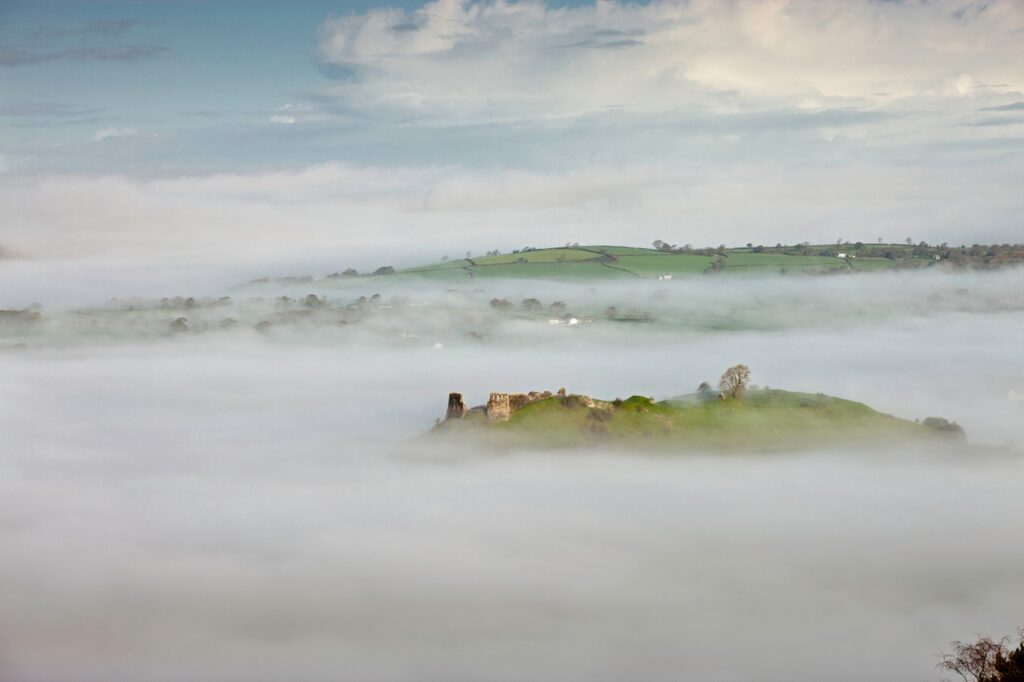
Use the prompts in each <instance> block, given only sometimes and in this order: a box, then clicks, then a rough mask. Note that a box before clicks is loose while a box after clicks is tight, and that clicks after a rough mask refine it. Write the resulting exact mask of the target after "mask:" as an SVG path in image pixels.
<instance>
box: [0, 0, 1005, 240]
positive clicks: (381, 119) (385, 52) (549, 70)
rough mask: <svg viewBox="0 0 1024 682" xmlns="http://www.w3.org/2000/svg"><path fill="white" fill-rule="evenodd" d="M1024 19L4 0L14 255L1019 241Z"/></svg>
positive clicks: (656, 6) (904, 12) (719, 8)
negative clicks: (177, 222)
mask: <svg viewBox="0 0 1024 682" xmlns="http://www.w3.org/2000/svg"><path fill="white" fill-rule="evenodd" d="M1022 35H1024V7H1022V6H1021V5H1020V4H1019V3H1015V2H1008V1H1003V2H1000V1H988V0H983V1H977V2H972V1H970V0H949V1H948V2H930V3H920V2H876V1H874V0H864V1H862V2H852V1H851V2H846V1H843V2H840V1H839V0H834V1H832V2H829V1H827V0H826V1H823V2H817V3H810V2H796V1H793V2H786V1H784V0H775V1H771V2H744V1H742V0H734V1H732V2H696V1H695V2H682V1H674V0H664V1H659V2H649V3H626V2H618V1H616V0H603V1H602V2H598V3H591V2H560V3H555V2H543V1H542V0H520V1H519V2H513V1H511V0H508V1H502V0H436V1H435V2H430V3H422V2H410V1H404V2H387V3H378V2H371V1H369V0H354V1H349V2H322V1H320V0H316V1H304V2H294V3H285V2H264V1H256V2H252V1H244V2H243V1H242V0H234V1H224V2H216V1H213V0H208V1H204V2H198V1H185V0H182V1H173V0H170V1H167V2H152V1H146V2H128V1H123V0H122V1H109V2H108V1H103V0H95V1H85V2H51V1H47V0H41V1H35V2H10V1H6V2H0V173H3V176H4V177H6V179H7V182H6V183H5V184H6V185H7V187H8V192H7V193H5V192H4V191H3V190H0V208H5V207H6V209H7V210H6V211H5V213H6V215H8V216H12V217H11V218H9V219H8V220H7V221H6V223H5V224H4V225H0V247H4V248H5V249H6V250H7V251H8V252H16V253H25V254H39V253H43V252H45V253H61V254H63V255H64V256H66V257H79V256H81V257H88V256H90V255H95V253H102V254H104V255H110V254H113V253H118V254H121V253H124V254H127V255H129V256H131V255H132V254H135V255H137V254H138V253H140V252H142V251H144V252H145V253H148V254H153V253H175V254H184V253H189V252H200V251H201V252H204V253H213V252H216V249H218V248H223V244H224V243H234V242H235V241H236V240H237V239H238V238H240V237H241V236H244V237H245V238H246V239H247V240H248V241H251V242H253V249H254V253H264V252H265V253H266V254H272V253H276V252H279V251H280V246H281V244H280V240H282V239H284V238H285V236H287V239H288V241H289V243H291V242H293V239H292V237H293V236H294V235H295V233H296V230H298V231H299V233H300V234H301V235H302V238H303V239H308V240H318V241H319V242H320V243H322V244H327V245H337V244H342V243H345V244H352V243H360V244H364V245H366V246H367V248H369V247H370V246H371V245H372V243H373V238H374V236H375V235H376V236H379V235H381V234H391V235H401V236H402V238H403V239H404V240H407V241H408V243H410V244H428V243H434V242H438V241H439V242H441V243H451V244H456V243H463V242H465V243H470V242H472V243H476V242H480V243H481V244H486V245H488V246H487V248H490V245H493V246H501V247H508V246H513V245H515V246H520V245H522V244H520V243H518V242H519V241H527V240H529V241H537V240H538V239H540V238H550V239H551V240H552V241H555V242H564V241H567V240H572V241H607V240H615V241H626V242H630V243H646V242H649V241H650V240H651V239H652V238H659V237H665V238H667V239H668V240H669V241H673V242H676V243H680V242H683V243H685V242H690V243H716V244H717V243H720V242H722V241H725V242H731V241H735V242H740V243H745V242H747V241H755V242H756V241H760V240H762V239H763V240H765V241H769V242H771V243H774V242H776V241H786V240H798V241H802V240H803V239H804V238H806V239H812V240H814V239H822V240H826V241H833V240H834V239H835V238H836V237H838V236H841V235H840V234H838V233H841V234H842V235H846V234H849V235H851V236H856V237H863V238H869V239H874V238H876V236H878V235H876V234H875V233H876V232H879V233H882V234H883V235H888V234H889V233H890V232H892V234H891V236H892V238H893V239H900V240H902V239H903V238H904V237H905V236H907V234H904V233H913V236H915V237H918V238H923V239H932V240H936V241H966V242H971V241H1019V240H1020V236H1021V234H1022V232H1024V228H1022V223H1021V215H1022V213H1024V199H1022V198H1021V192H1020V191H1019V188H1020V186H1021V185H1022V184H1024V161H1022V159H1024V151H1022V146H1024V53H1022V48H1021V44H1024V41H1022V40H1021V38H1022ZM228 177H230V178H231V179H230V181H229V180H226V178H228ZM189 188H191V189H189ZM189 192H191V194H190V193H189ZM54 197H57V198H58V199H59V201H58V203H57V204H55V203H54V201H55V199H54ZM246 197H250V198H252V201H250V202H249V203H246V199H245V198H246ZM739 198H742V200H740V199H739ZM300 199H301V201H302V204H303V211H304V212H305V213H307V216H306V219H305V220H306V221H308V222H307V223H306V225H307V226H306V227H302V228H296V227H295V226H294V224H293V223H294V221H293V220H292V219H291V216H293V215H294V210H292V209H291V208H290V207H292V206H293V205H294V202H296V201H300ZM168 204H173V205H174V206H175V207H176V209H177V208H180V207H182V206H185V207H187V209H188V210H187V211H185V213H186V214H187V216H188V220H189V222H190V223H193V224H194V225H196V227H194V228H187V229H186V228H184V227H182V228H180V229H175V227H174V224H173V222H170V220H169V219H168V218H167V217H166V213H167V212H166V210H164V208H163V207H165V206H166V205H168ZM257 204H260V205H261V206H262V208H263V209H264V210H262V211H256V210H255V208H256V205H257ZM129 207H130V208H129ZM62 209H63V211H62ZM181 210H184V209H181ZM232 211H235V213H234V214H233V213H232ZM65 213H66V215H65ZM151 213H152V214H153V218H152V220H148V219H145V218H144V216H148V215H150V214H151ZM250 213H258V214H259V216H260V217H259V218H258V219H257V218H252V217H251V216H249V214H250ZM99 214H102V215H103V220H102V223H101V222H100V221H99V220H98V219H97V220H89V219H88V216H89V215H99ZM232 215H236V216H238V217H239V218H238V219H236V220H232V218H231V216H232ZM355 215H359V216H360V221H361V222H360V224H361V225H364V226H366V225H368V226H370V227H369V229H368V230H367V229H366V228H360V229H356V228H355V227H351V226H348V227H346V226H345V225H344V220H341V219H339V217H351V216H355ZM83 216H84V217H83ZM241 216H249V217H247V220H250V221H251V220H256V221H257V225H256V226H255V227H254V226H252V224H251V222H250V223H249V225H250V226H249V227H248V228H246V229H243V228H242V227H240V226H238V225H235V224H233V223H235V222H238V221H240V219H241V218H240V217H241ZM364 232H367V234H364ZM581 232H582V233H583V234H581ZM680 232H683V233H685V234H679V233H680ZM175 234H177V235H178V237H176V238H174V237H172V235H175ZM513 234H515V235H517V236H514V237H513V236H512V235H513ZM27 235H36V237H30V236H27ZM38 235H46V238H41V237H38ZM498 242H501V243H500V244H499V243H498ZM506 242H507V243H506ZM463 250H464V249H463Z"/></svg>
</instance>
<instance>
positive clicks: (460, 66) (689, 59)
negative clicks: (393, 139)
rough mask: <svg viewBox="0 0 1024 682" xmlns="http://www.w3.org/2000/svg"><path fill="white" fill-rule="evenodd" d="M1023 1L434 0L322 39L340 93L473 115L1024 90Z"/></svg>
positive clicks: (348, 23) (415, 109)
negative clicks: (587, 1)
mask: <svg viewBox="0 0 1024 682" xmlns="http://www.w3.org/2000/svg"><path fill="white" fill-rule="evenodd" d="M1022 30H1024V5H1021V4H1019V3H1017V2H1013V1H1012V0H997V1H995V2H986V3H977V2H971V1H969V0H959V1H954V2H939V3H923V2H915V3H895V2H848V1H846V0H832V1H824V2H813V3H812V2H787V1H784V0H771V1H768V0H764V1H763V0H757V1H756V2H755V1H742V0H735V1H732V2H717V1H716V2H711V1H710V0H698V1H695V2H679V1H675V0H672V1H657V0H655V1H653V2H650V3H646V4H632V3H625V2H619V1H618V0H600V1H599V2H597V3H596V4H593V5H582V6H579V7H572V8H566V7H549V6H547V5H546V4H545V3H543V2H540V1H538V0H523V1H522V2H515V3H510V2H506V1H505V0H482V1H480V2H471V1H469V0H436V1H435V2H431V3H427V4H426V5H424V6H423V7H422V8H420V9H418V10H415V11H410V12H406V11H402V10H396V9H379V10H371V11H369V12H366V13H364V14H357V15H349V16H343V17H337V18H331V19H328V20H327V21H325V22H324V23H323V24H322V25H321V27H320V33H319V44H318V53H319V55H320V57H321V59H322V60H324V61H325V62H327V63H329V64H332V65H336V66H339V67H343V68H345V69H348V70H349V71H351V73H352V74H353V77H352V78H351V79H349V80H348V81H344V82H340V83H337V84H335V85H334V86H333V87H332V88H331V92H332V94H333V95H334V96H336V97H338V98H339V99H341V100H342V101H343V102H344V103H345V104H346V105H347V106H352V107H357V108H366V109H374V110H377V111H380V112H384V111H396V112H404V113H415V114H418V115H420V116H427V115H437V116H443V117H444V118H445V119H446V120H449V121H451V120H452V119H453V117H454V118H456V119H458V118H465V119H480V118H483V119H487V120H503V119H523V118H544V117H564V116H577V115H581V114H586V113H592V112H598V111H603V110H605V109H606V108H608V107H619V108H624V109H626V110H630V111H642V112H665V111H672V110H675V109H678V108H681V107H693V106H699V107H702V108H706V109H708V110H711V111H717V112H721V113H732V112H736V111H743V110H749V109H758V108H764V107H775V108H779V107H808V106H810V107H813V108H820V107H826V106H849V105H856V106H860V107H867V108H874V107H892V106H894V105H895V104H898V103H900V102H903V103H904V105H905V104H906V100H908V99H914V98H922V97H942V98H976V97H979V96H984V95H993V94H996V95H998V94H1001V93H1002V94H1006V93H1013V92H1021V91H1024V67H1022V62H1021V60H1020V46H1019V37H1020V34H1021V31H1022Z"/></svg>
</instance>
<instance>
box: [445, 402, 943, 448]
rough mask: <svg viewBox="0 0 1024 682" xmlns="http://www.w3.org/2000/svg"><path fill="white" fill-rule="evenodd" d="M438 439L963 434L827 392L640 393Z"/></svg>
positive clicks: (694, 441) (828, 441)
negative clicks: (660, 396)
mask: <svg viewBox="0 0 1024 682" xmlns="http://www.w3.org/2000/svg"><path fill="white" fill-rule="evenodd" d="M432 433H433V434H436V435H439V436H445V437H451V438H454V439H455V440H461V439H463V438H466V439H472V441H473V442H477V439H479V442H480V443H481V444H483V445H486V446H489V447H493V448H496V449H502V448H509V447H524V448H539V449H558V448H571V447H580V446H608V447H615V446H626V447H629V448H631V449H640V450H652V451H687V450H725V451H728V450H767V451H770V450H783V449H785V450H793V449H804V448H814V447H825V446H843V445H864V444H875V445H884V444H890V443H894V442H902V441H908V440H910V441H913V440H922V439H932V438H936V437H938V436H950V437H960V438H962V436H963V431H962V430H960V429H959V427H956V426H955V425H953V424H950V423H949V422H946V421H945V420H942V419H928V420H925V422H924V423H916V422H912V421H908V420H906V419H899V418H897V417H893V416H890V415H887V414H882V413H881V412H877V411H875V410H873V409H871V408H870V407H868V406H867V405H864V404H863V403H858V402H854V401H851V400H843V399H841V398H834V397H831V396H826V395H824V394H820V393H819V394H812V393H795V392H790V391H780V390H769V389H756V390H751V391H748V392H747V393H746V394H745V395H744V397H743V398H742V399H741V400H740V399H733V398H729V399H720V398H718V397H717V396H716V397H707V396H700V395H697V394H693V395H687V396H680V397H678V398H671V399H668V400H664V401H660V402H655V401H654V400H652V399H651V398H647V397H643V396H633V397H631V398H628V399H626V400H614V401H605V400H595V399H592V398H589V397H587V396H579V395H568V396H559V395H555V396H551V397H548V398H541V399H538V400H535V401H533V402H530V403H529V404H527V405H525V406H523V407H522V408H520V409H519V410H517V411H515V412H514V413H513V414H512V415H511V417H510V418H509V419H508V421H490V420H488V418H487V416H486V411H485V410H483V409H481V408H475V409H473V410H470V411H469V412H467V413H466V415H465V416H464V417H462V418H459V419H446V420H445V421H442V422H440V423H439V424H438V425H437V426H436V427H435V429H434V431H433V432H432Z"/></svg>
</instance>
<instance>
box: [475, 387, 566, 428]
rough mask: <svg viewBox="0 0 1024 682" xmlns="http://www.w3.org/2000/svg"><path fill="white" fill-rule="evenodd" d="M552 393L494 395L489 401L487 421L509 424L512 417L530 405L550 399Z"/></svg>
mask: <svg viewBox="0 0 1024 682" xmlns="http://www.w3.org/2000/svg"><path fill="white" fill-rule="evenodd" d="M550 397H551V391H530V392H529V393H492V394H491V396H490V398H488V399H487V421H491V422H507V421H508V420H509V419H511V418H512V415H513V414H515V413H516V412H518V411H519V410H521V409H523V408H524V407H526V406H527V405H529V404H530V403H532V402H534V401H537V400H543V399H544V398H550Z"/></svg>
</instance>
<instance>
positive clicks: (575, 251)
mask: <svg viewBox="0 0 1024 682" xmlns="http://www.w3.org/2000/svg"><path fill="white" fill-rule="evenodd" d="M717 260H720V261H721V265H720V267H717V268H716V267H714V266H715V262H716V256H713V255H695V254H691V253H666V252H664V251H657V250H655V249H645V248H640V247H632V246H609V245H596V246H578V247H557V248H550V249H537V250H535V251H525V252H520V253H509V254H501V255H497V256H482V257H479V258H470V259H467V258H460V259H457V260H450V261H443V262H440V263H433V264H430V265H424V266H420V267H415V268H409V269H406V270H402V271H400V272H399V274H404V275H416V276H420V277H428V278H431V279H441V280H467V279H474V278H496V277H501V278H505V277H507V278H514V279H556V280H557V279H565V280H577V279H613V278H640V279H652V278H658V277H663V276H671V277H673V278H675V277H682V276H692V275H702V274H725V275H779V274H798V273H815V272H828V271H850V270H878V269H885V268H889V267H894V266H895V262H894V261H891V260H889V259H885V258H881V259H864V260H863V267H860V265H861V262H860V261H854V260H852V259H851V260H849V261H848V260H846V259H843V258H834V257H829V256H797V255H786V254H782V253H772V252H764V253H753V252H752V251H751V250H750V249H727V250H725V251H724V253H723V254H722V256H721V257H720V258H717Z"/></svg>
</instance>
